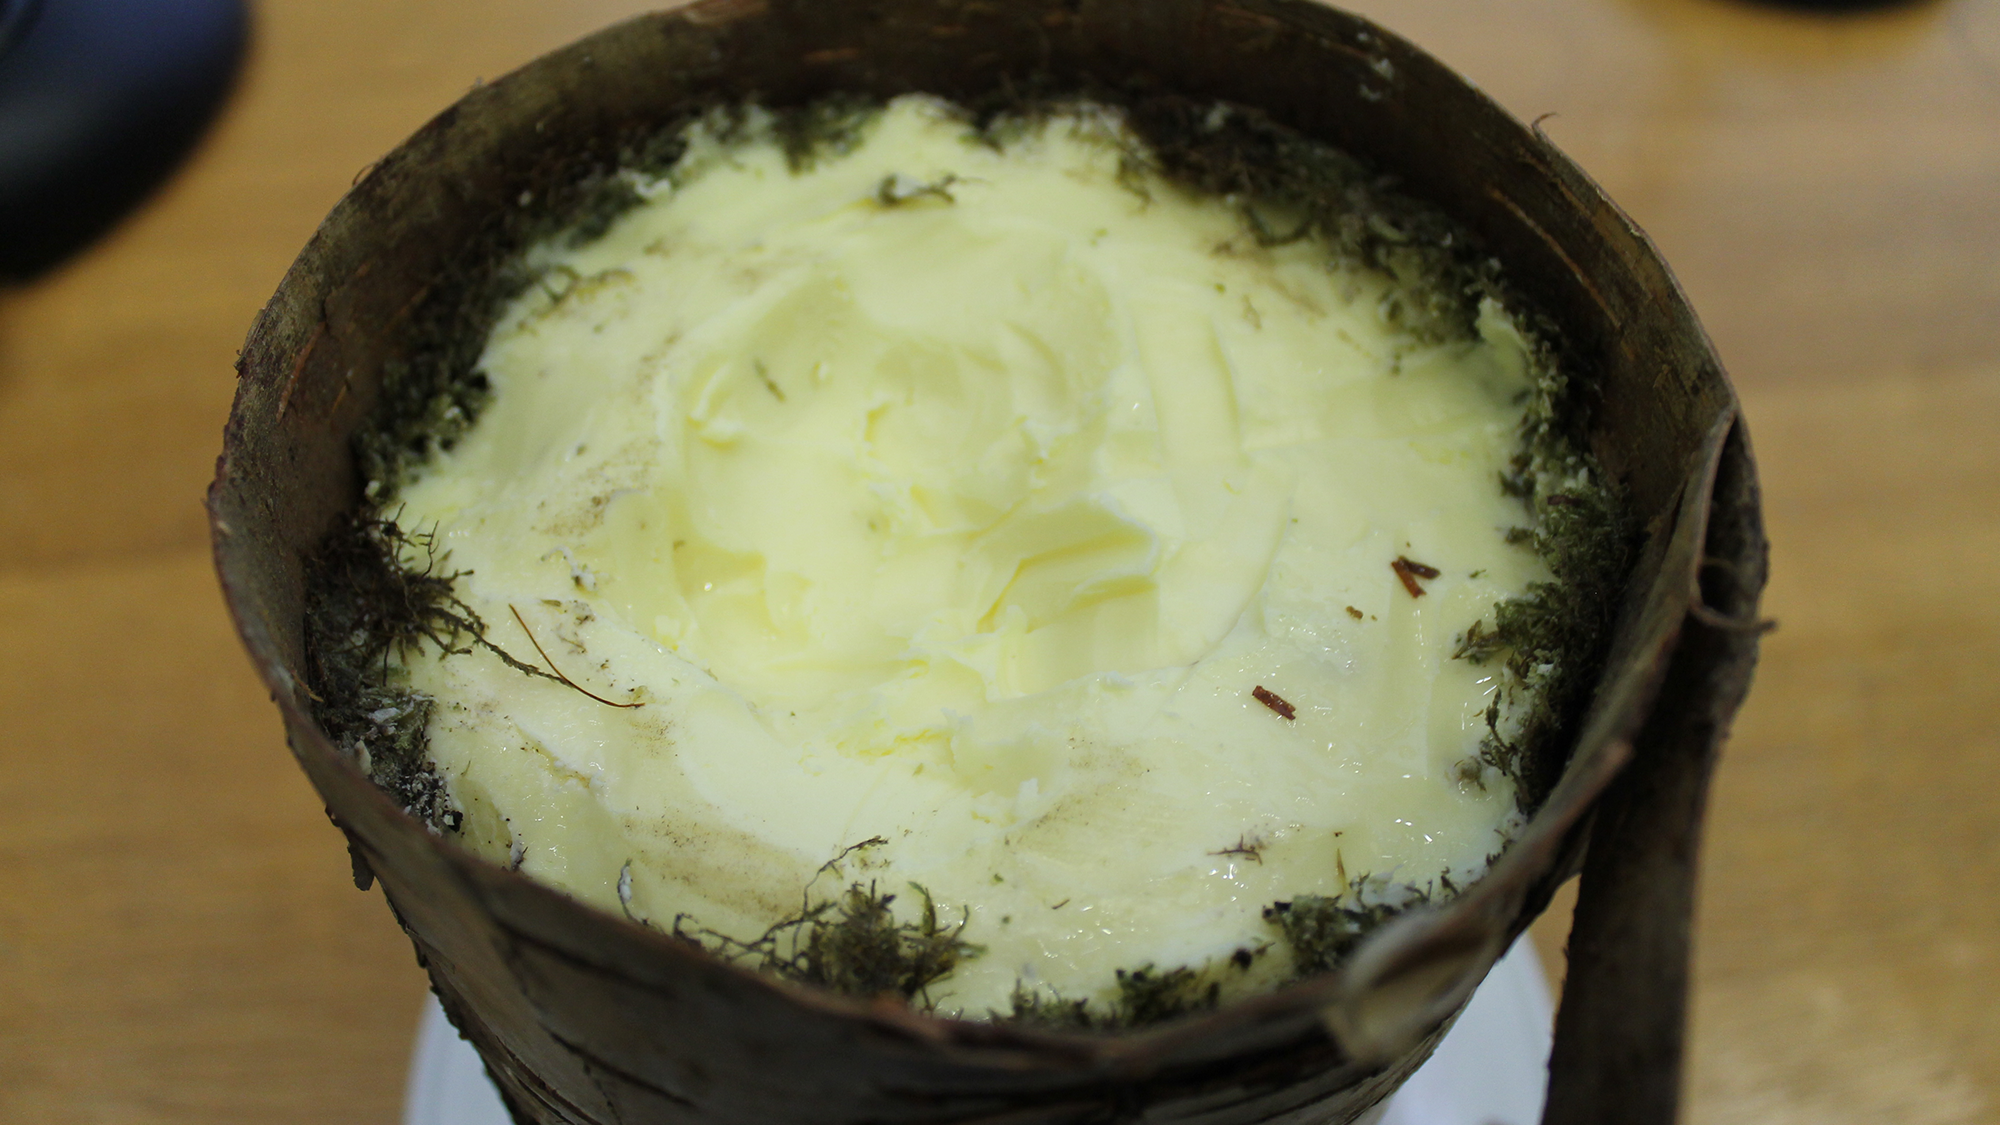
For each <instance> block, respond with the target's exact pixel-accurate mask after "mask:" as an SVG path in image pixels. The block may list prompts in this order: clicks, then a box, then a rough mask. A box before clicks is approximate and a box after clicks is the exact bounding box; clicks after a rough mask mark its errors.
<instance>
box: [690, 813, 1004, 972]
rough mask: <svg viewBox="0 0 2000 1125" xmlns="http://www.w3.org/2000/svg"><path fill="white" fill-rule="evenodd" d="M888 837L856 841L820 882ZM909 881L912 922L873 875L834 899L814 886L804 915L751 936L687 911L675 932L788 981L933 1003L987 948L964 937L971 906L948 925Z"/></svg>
mask: <svg viewBox="0 0 2000 1125" xmlns="http://www.w3.org/2000/svg"><path fill="white" fill-rule="evenodd" d="M887 842H888V841H886V840H884V839H882V838H881V837H879V836H878V837H875V838H874V839H871V840H864V841H862V842H861V843H859V844H855V845H853V846H852V847H850V848H848V849H847V850H845V851H843V852H842V853H841V854H840V855H838V856H836V857H835V858H834V859H832V860H830V861H828V862H827V863H826V864H825V865H824V866H822V867H821V868H820V869H819V872H818V874H816V875H815V876H814V881H815V882H817V881H818V879H819V876H820V875H825V874H829V873H831V874H836V875H838V874H840V873H841V871H842V867H843V864H844V862H845V861H846V860H847V859H848V857H850V856H853V855H855V854H857V853H861V852H865V851H866V849H869V848H873V847H877V846H880V845H881V844H884V843H887ZM909 886H910V889H911V890H912V891H914V892H916V894H917V896H918V897H919V898H921V899H922V900H923V906H922V908H921V909H920V910H919V911H918V912H917V917H916V919H915V920H913V921H905V920H902V919H899V918H897V917H896V914H895V912H894V911H893V910H892V909H891V907H892V906H893V904H894V903H895V901H896V898H897V896H896V895H894V894H890V893H885V892H884V891H882V890H881V889H880V888H879V887H878V886H877V885H876V883H875V882H874V881H873V880H870V881H868V882H866V883H862V882H859V881H852V882H849V883H848V884H847V886H846V887H845V888H843V889H842V890H841V891H840V892H839V893H837V894H835V895H834V896H832V897H831V898H820V899H815V898H813V896H812V887H811V885H810V884H808V885H807V888H806V893H805V896H804V900H803V902H802V903H801V906H800V908H799V911H798V913H796V914H794V915H792V916H791V917H789V918H784V919H781V920H779V921H778V922H776V923H774V924H772V926H771V927H770V928H769V929H767V930H765V931H764V932H763V933H762V934H761V935H759V936H758V937H757V938H756V939H755V940H752V941H739V940H737V939H735V938H732V937H730V936H728V935H727V934H722V933H718V932H716V931H714V930H711V929H707V928H706V927H703V926H701V925H699V924H698V923H695V922H694V921H693V920H692V917H691V916H690V915H686V914H682V915H679V916H677V917H676V918H675V919H674V926H673V934H674V936H675V937H678V938H681V939H682V940H684V941H689V942H692V943H694V944H696V945H699V946H701V947H703V948H704V949H707V950H709V951H710V952H712V953H715V954H718V955H720V956H723V957H727V958H729V959H731V960H746V961H749V962H751V963H752V964H754V965H755V966H756V967H757V968H759V969H761V970H763V971H765V972H768V973H771V974H773V975H776V976H780V977H783V978H785V979H787V980H794V981H799V982H801V983H804V984H814V985H819V986H820V987H822V988H828V989H832V990H833V991H835V992H839V993H842V994H844V995H848V996H869V997H872V996H894V997H897V998H899V999H902V1000H904V1001H906V1002H909V1003H913V1004H916V1005H918V1006H920V1007H923V1008H925V1009H929V1008H931V1007H933V1002H932V1000H931V997H930V986H931V985H933V984H935V983H937V982H938V981H940V980H942V979H944V978H945V977H947V976H949V975H950V974H951V972H952V970H953V969H956V968H957V967H958V965H959V963H960V962H961V961H965V960H969V959H971V958H973V957H977V956H979V954H981V953H983V952H984V949H982V948H981V947H980V946H978V945H975V944H973V943H972V942H969V941H967V940H965V926H966V922H967V920H968V919H969V917H970V911H968V912H966V914H965V915H963V916H961V917H960V918H959V920H958V921H957V922H956V923H952V924H947V923H945V922H943V921H941V920H940V919H939V917H938V909H937V903H936V901H935V900H933V899H932V898H931V893H930V891H928V890H926V889H924V887H922V886H921V885H919V884H916V883H911V884H910V885H909Z"/></svg>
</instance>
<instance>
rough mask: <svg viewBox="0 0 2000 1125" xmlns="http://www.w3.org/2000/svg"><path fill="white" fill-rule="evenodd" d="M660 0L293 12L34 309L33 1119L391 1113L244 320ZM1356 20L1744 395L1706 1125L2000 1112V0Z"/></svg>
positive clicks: (20, 966)
mask: <svg viewBox="0 0 2000 1125" xmlns="http://www.w3.org/2000/svg"><path fill="white" fill-rule="evenodd" d="M640 6H641V5H640V3H638V2H636V0H622V2H621V0H565V2H563V3H559V4H558V3H550V2H548V0H483V2H482V3H479V4H476V5H475V4H463V3H451V2H449V0H423V2H417V0H288V2H277V0H273V2H269V3H265V4H262V5H260V7H259V11H258V17H259V27H258V32H257V46H256V49H255V52H254V57H253V59H252V62H251V64H250V68H249V71H248V74H247V77H246V80H245V82H244V84H243V87H242V89H241V91H240V93H239V95H238V96H237V98H236V100H235V102H234V103H233V106H232V108H231V109H230V111H229V113H228V115H227V116H226V118H225V119H224V120H223V122H222V124H221V126H220V127H219V128H218V129H217V131H216V132H215V133H214V135H213V136H212V137H211V138H210V140H209V142H208V143H207V145H206V146H205V148H204V149H203V150H202V151H201V152H200V154H199V155H198V156H197V158H196V159H195V160H194V162H193V163H192V165H191V166H190V167H189V168H188V169H187V170H186V172H185V174H183V175H182V176H181V177H180V178H179V179H177V180H176V181H175V182H174V183H173V184H172V185H171V186H170V187H169V188H168V189H167V190H166V191H165V192H164V193H163V194H162V195H161V196H160V197H159V198H157V199H156V200H154V201H153V202H152V204H151V205H150V206H149V207H148V208H147V209H146V210H145V211H143V212H142V213H141V214H140V215H138V216H137V217H136V218H134V219H133V220H132V221H130V222H128V223H126V224H125V225H124V226H123V227H121V228H120V229H119V230H118V231H117V232H116V233H115V234H114V236H113V237H111V238H110V239H109V240H107V241H106V242H105V243H104V244H102V245H100V246H99V247H97V248H96V249H95V250H93V251H92V252H91V253H89V254H88V255H87V256H85V257H84V258H82V259H81V260H79V261H77V262H75V263H73V264H72V265H71V266H69V267H68V268H66V269H65V270H63V271H62V272H60V273H58V274H57V275H55V276H53V277H51V278H49V279H47V280H45V281H43V282H42V283H40V284H38V285H35V286H32V287H28V288H26V289H23V290H19V291H15V292H11V293H5V294H0V482H4V487H0V716H4V732H5V733H4V739H3V740H0V1121H6V1122H23V1123H28V1122H33V1123H36V1125H69V1123H73V1122H74V1123H83V1122H89V1123H92V1125H114V1123H125V1122H134V1123H147V1125H151V1123H181V1122H186V1123H190V1125H192V1123H197V1122H199V1123H204V1125H224V1123H230V1122H258V1123H265V1122H317V1121H324V1122H339V1123H343V1125H348V1123H369V1122H376V1123H386V1122H391V1121H394V1120H395V1119H396V1116H397V1113H398V1108H399V1105H400V1101H401V1097H402V1088H403V1080H404V1072H405V1065H406V1060H407V1057H408V1053H409V1048H410V1040H411V1032H412V1029H413V1026H414V1020H415V1017H416V1014H417V1010H418V1004H419V1001H420V1000H421V998H422V995H423V989H424V981H423V978H422V976H421V974H420V973H419V972H418V970H417V967H416V965H415V964H414V962H413V959H412V957H411V955H410V952H409V949H408V946H407V945H406V943H405V941H404V939H403V937H402V935H401V934H400V933H399V932H398V931H397V930H396V928H395V926H394V924H393V923H392V922H391V920H390V918H389V916H388V913H387V911H385V910H384V909H383V908H382V906H381V904H380V902H379V901H377V899H376V897H375V896H374V895H372V894H371V895H363V894H360V893H357V892H356V891H355V890H354V889H353V886H352V885H351V884H350V883H349V881H348V872H347V859H346V856H345V855H344V854H343V852H342V850H341V848H340V846H339V841H338V837H337V836H336V834H335V832H334V831H333V829H332V828H330V827H329V826H328V825H327V824H326V822H325V820H324V818H323V817H322V816H321V815H320V810H319V809H318V808H317V806H316V803H315V801H314V800H313V796H312V793H311V791H310V790H309V789H308V787H307V785H306V783H305V780H304V778H303V777H302V776H301V775H300V774H299V773H298V771H297V770H296V769H295V768H294V766H293V765H292V763H291V762H290V761H289V760H288V758H287V755H286V754H285V752H284V749H283V745H282V741H281V736H280V732H279V728H278V723H277V718H276V715H275V713H274V712H273V710H272V709H271V707H270V706H269V705H268V704H267V702H266V701H265V698H264V693H263V691H262V690H261V689H260V688H259V687H258V685H257V684H256V683H255V682H254V680H253V679H252V677H251V675H250V673H249V669H248V666H247V662H246V661H245V660H244V658H243V657H242V655H241V654H240V652H239V651H238V648H237V645H236V641H235V638H234V637H233V636H232V634H231V632H230V629H229V626H228V623H227V621H226V620H225V618H224V615H223V612H222V607H221V604H220V601H219V598H218V596H217V594H216V592H215V586H214V581H213V579H212V578H211V575H210V570H209V563H208V543H207V532H206V530H205V526H204V522H203V517H202V512H201V507H200V498H201V495H202V490H203V488H204V486H205V485H206V484H207V481H208V477H209V474H210V470H211V464H212V460H213V458H214V456H215V453H216V450H217V446H218V440H219V434H220V431H221V426H222V421H223V418H224V416H225V413H226V411H227V408H228V405H229V398H230V393H231V381H232V375H231V361H232V359H233V356H234V354H235V348H236V346H237V343H238V341H240V340H241V338H242V336H243V332H244V330H245V328H246V327H247V325H248V323H249V320H250V317H251V316H252V314H253V313H254V312H255V311H256V309H257V307H258V305H259V304H260V303H261V301H262V300H263V299H264V298H265V296H267V295H268V294H269V293H270V291H271V290H272V289H273V288H274V287H275V286H276V284H277V281H278V278H279V276H280V275H281V273H282V271H283V270H284V268H285V266H286V263H287V262H289V261H290V259H291V257H292V255H293V254H294V253H295V252H296V251H297V249H298V248H299V247H300V246H301V245H302V244H303V243H304V241H305V240H306V238H307V237H308V235H310V234H311V232H312V229H313V226H314V224H315V223H316V222H317V221H318V220H319V218H320V216H321V215H323V214H324V213H325V212H326V210H327V209H328V208H329V207H331V206H332V204H333V203H334V201H335V200H336V199H338V198H339V196H340V195H341V193H342V192H343V191H345V190H346V188H347V187H348V184H349V182H350V181H351V180H352V179H353V178H354V176H355V174H356V173H357V172H358V171H360V170H361V169H362V168H363V166H365V165H366V164H367V163H368V162H369V161H370V160H372V159H374V158H376V157H377V156H379V155H381V154H382V153H383V152H384V151H385V150H387V149H388V148H389V147H391V146H392V145H393V144H395V143H396V142H397V141H398V140H399V139H401V138H402V137H403V136H404V135H405V134H407V133H408V132H410V131H411V130H412V129H414V128H415V127H416V126H417V125H419V124H420V123H422V121H423V120H424V119H426V118H427V117H429V116H430V115H431V114H432V113H434V112H436V111H437V110H438V109H440V108H442V107H443V106H444V105H446V104H447V103H448V102H450V101H451V100H452V99H453V98H454V97H456V96H457V95H458V94H459V93H461V92H463V91H464V90H465V89H466V88H467V87H469V86H470V85H472V84H473V83H474V82H475V81H478V80H479V79H480V78H481V77H482V76H496V75H499V74H501V73H503V72H504V71H506V70H507V69H509V68H511V67H512V66H514V65H516V64H518V63H520V62H523V61H525V60H527V59H528V58H530V57H532V56H533V55H535V54H537V53H539V52H541V51H543V50H545V49H547V48H550V47H553V46H555V45H557V44H560V43H562V42H565V41H567V40H568V39H570V38H573V37H575V36H576V35H579V34H581V33H583V32H584V31H587V30H589V29H591V28H593V27H596V26H599V25H601V24H604V23H607V22H609V21H611V20H613V19H615V18H617V17H619V16H621V15H623V14H626V13H628V12H631V11H636V10H638V8H639V7H640ZM1360 7H1361V8H1362V9H1363V10H1364V11H1367V12H1369V13H1370V14H1373V15H1375V16H1376V17H1377V18H1378V19H1381V20H1383V21H1384V22H1385V23H1387V24H1388V25H1389V26H1391V27H1392V28H1395V29H1397V30H1399V31H1402V32H1403V33H1405V34H1407V35H1409V36H1411V37H1412V38H1414V39H1416V40H1417V41H1418V42H1420V43H1423V44H1425V45H1426V46H1428V47H1430V48H1431V49H1432V50H1433V51H1435V52H1436V53H1438V54H1439V55H1441V56H1442V57H1443V58H1444V59H1445V60H1446V61H1448V62H1450V63H1452V64H1454V65H1456V66H1457V67H1459V68H1460V69H1461V70H1462V71H1463V72H1464V73H1466V74H1467V75H1469V76H1470V77H1471V78H1472V79H1473V80H1475V81H1477V82H1479V83H1480V84H1482V85H1483V86H1484V87H1485V88H1486V89H1487V90H1489V91H1490V92H1492V93H1493V94H1494V95H1495V96H1496V97H1497V98H1499V100H1500V101H1502V102H1503V103H1505V104H1506V105H1507V106H1508V107H1509V108H1510V109H1512V110H1513V111H1514V112H1515V113H1517V114H1519V115H1521V116H1523V117H1530V116H1534V115H1539V114H1542V113H1553V114H1555V116H1553V117H1552V118H1550V119H1549V120H1548V121H1547V122H1545V128H1546V129H1547V130H1548V132H1549V133H1550V134H1551V135H1552V136H1553V137H1554V139H1555V140H1556V141H1557V142H1558V143H1559V144H1561V145H1563V146H1564V147H1565V148H1566V149H1567V150H1568V151H1569V152H1571V153H1572V154H1573V155H1574V156H1575V157H1576V158H1577V159H1578V160H1579V161H1580V162H1581V163H1582V164H1583V165H1584V167H1586V168H1587V169H1589V170H1590V171H1591V172H1592V173H1594V174H1595V175H1596V176H1597V177H1598V179H1599V180H1601V181H1602V182H1603V183H1604V184H1605V185H1606V186H1607V187H1608V188H1609V190H1610V192H1611V194H1612V195H1613V196H1614V197H1615V198H1617V199H1618V200H1620V201H1621V202H1622V203H1623V204H1624V205H1625V207H1626V208H1628V209H1629V210H1630V211H1631V213H1632V214H1633V215H1634V216H1635V217H1636V218H1637V219H1638V220H1639V222H1640V223H1641V224H1642V225H1644V226H1645V227H1646V228H1647V229H1648V230H1649V231H1650V232H1651V233H1652V235H1653V236H1654V238H1655V239H1657V240H1658V242H1659V244H1660V245H1661V247H1662V248H1663V249H1664V251H1665V253H1666V255H1667V257H1668V259H1669V260H1671V261H1672V262H1674V263H1675V265H1676V267H1677V268H1678V269H1679V271H1680V275H1681V277H1682V279H1683V280H1684V281H1685V283H1686V285H1687V287H1688V290H1689V292H1690V293H1691V294H1692V296H1693V299H1694V303H1695V305H1696V307H1697V308H1698V309H1700V310H1701V312H1702V314H1703V315H1704V317H1705V318H1706V321H1707V323H1708V325H1709V327H1710V329H1711V330H1712V331H1713V333H1714V335H1715V338H1716V341H1717V343H1718V344H1719V345H1720V348H1721V351H1722V354H1723V356H1724V358H1725V359H1726V360H1727V361H1728V362H1729V364H1730V366H1731V368H1732V370H1733V371H1734V372H1735V377H1736V379H1737V382H1738V385H1739V386H1740V387H1741V389H1742V392H1743V397H1744V399H1745V400H1746V402H1747V404H1748V411H1749V417H1750V419H1751V423H1752V427H1753V429H1754V432H1755V435H1756V443H1757V447H1758V452H1759V455H1760V457H1761V459H1762V462H1763V471H1764V482H1765V487H1766V489H1767V492H1766V496H1767V500H1768V513H1769V519H1770V525H1771V538H1772V540H1773V542H1774V544H1775V553H1774V574H1775V577H1774V579H1773V582H1772V585H1771V589H1770V595H1769V599H1768V602H1767V609H1768V611H1769V612H1770V613H1771V614H1772V615H1774V616H1775V617H1777V618H1778V619H1779V620H1780V621H1781V622H1782V624H1783V627H1782V628H1781V630H1780V631H1779V632H1778V633H1776V634H1775V635H1773V636H1772V637H1771V638H1770V639H1769V642H1768V645H1767V647H1766V650H1765V652H1766V657H1765V663H1764V665H1763V668H1762V671H1761V673H1760V675H1759V682H1758V684H1757V687H1756V689H1755V690H1754V691H1753V693H1752V696H1751V702H1750V705H1749V708H1748V710H1747V711H1746V712H1745V713H1744V715H1743V717H1742V720H1741V722H1740V723H1739V725H1738V729H1737V732H1736V738H1735V741H1734V743H1733V744H1732V745H1731V747H1730V749H1729V751H1728V753H1727V756H1726V758H1725V761H1724V764H1723V767H1722V770H1721V773H1720V775H1719V776H1718V778H1717V784H1716V788H1715V793H1714V800H1713V805H1712V812H1711V822H1710V828H1709V835H1708V846H1707V852H1706V855H1705V856H1704V859H1703V869H1704V874H1703V893H1702V902H1701V915H1700V919H1699V926H1698V940H1699V951H1698V964H1697V972H1696V997H1695V1008H1694V1012H1695V1017H1694V1031H1693V1045H1692V1051H1691V1059H1692V1065H1691V1070H1690V1073H1689V1076H1688V1083H1689V1093H1690V1103H1689V1106H1690V1108H1689V1112H1688V1114H1687V1117H1688V1119H1689V1120H1690V1121H1694V1122H1756V1123H1760V1125H1778V1123H1790V1122H1800V1123H1806V1122H1811V1123H1818V1125H1831V1123H1838V1122H1878V1121H1891V1120H1893V1121H1899V1122H1909V1123H1915V1125H1943V1123H1947V1122H1983V1121H2000V800H1996V797H1995V792H1996V790H1995V784H1996V780H1995V775H1996V773H2000V688H1996V684H2000V566H1996V560H2000V518H1996V514H1995V509H1996V506H2000V440H1996V438H1995V435H1996V434H2000V5H1995V4H1991V3H1979V2H1977V0H1951V2H1940V3H1932V4H1925V5H1917V6H1913V7H1910V8H1907V9H1903V10H1897V11H1894V12H1890V13H1886V14H1876V15H1868V16H1855V17H1849V18H1817V17H1810V16H1801V15H1795V14H1785V13H1781V12H1777V11H1773V10H1768V9H1760V8H1755V7H1747V6H1740V5H1736V4H1729V3H1722V2H1720V0H1533V2H1529V0H1508V2H1507V3H1505V4H1495V3H1492V2H1491V0H1399V2H1391V0H1371V2H1368V3H1364V4H1361V5H1360ZM1562 925H1563V923H1562V920H1561V918H1560V912H1558V916H1556V917H1552V918H1551V919H1550V920H1548V921H1547V922H1545V923H1544V925H1543V926H1542V927H1541V928H1540V930H1538V937H1540V938H1542V939H1543V940H1544V948H1545V950H1547V951H1550V952H1553V953H1556V955H1557V956H1558V957H1559V952H1557V951H1559V949H1560V941H1561V927H1562ZM1558 963H1559V962H1558Z"/></svg>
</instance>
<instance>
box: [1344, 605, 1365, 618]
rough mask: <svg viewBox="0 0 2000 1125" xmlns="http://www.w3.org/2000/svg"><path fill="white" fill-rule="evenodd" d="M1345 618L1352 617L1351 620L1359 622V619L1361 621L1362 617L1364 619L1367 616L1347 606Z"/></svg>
mask: <svg viewBox="0 0 2000 1125" xmlns="http://www.w3.org/2000/svg"><path fill="white" fill-rule="evenodd" d="M1347 616H1349V617H1352V618H1353V619H1355V620H1356V621H1359V620H1361V619H1362V618H1363V617H1366V616H1367V614H1364V613H1362V612H1361V611H1360V610H1358V609H1355V608H1354V607H1353V606H1348V607H1347Z"/></svg>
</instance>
